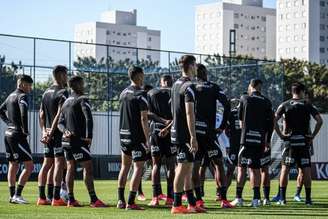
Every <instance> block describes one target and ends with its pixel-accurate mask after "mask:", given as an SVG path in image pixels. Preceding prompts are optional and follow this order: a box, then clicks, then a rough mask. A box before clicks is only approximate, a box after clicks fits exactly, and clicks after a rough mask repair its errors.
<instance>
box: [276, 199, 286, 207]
mask: <svg viewBox="0 0 328 219" xmlns="http://www.w3.org/2000/svg"><path fill="white" fill-rule="evenodd" d="M277 205H281V206H285V205H286V201H285V200H279V201H278V202H277Z"/></svg>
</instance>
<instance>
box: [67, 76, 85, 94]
mask: <svg viewBox="0 0 328 219" xmlns="http://www.w3.org/2000/svg"><path fill="white" fill-rule="evenodd" d="M81 83H83V78H82V77H81V76H73V77H71V79H69V81H68V85H69V87H70V88H72V90H73V91H76V90H77V88H78V86H79V85H80V84H81Z"/></svg>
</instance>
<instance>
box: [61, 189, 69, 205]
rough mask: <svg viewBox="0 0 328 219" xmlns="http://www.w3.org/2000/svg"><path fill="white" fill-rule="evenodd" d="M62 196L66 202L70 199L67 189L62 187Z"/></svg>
mask: <svg viewBox="0 0 328 219" xmlns="http://www.w3.org/2000/svg"><path fill="white" fill-rule="evenodd" d="M60 198H62V199H63V200H64V201H65V202H67V201H68V192H67V190H65V189H60Z"/></svg>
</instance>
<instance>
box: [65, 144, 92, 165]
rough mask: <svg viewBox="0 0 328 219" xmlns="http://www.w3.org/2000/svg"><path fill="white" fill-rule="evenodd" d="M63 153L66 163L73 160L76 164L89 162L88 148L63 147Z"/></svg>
mask: <svg viewBox="0 0 328 219" xmlns="http://www.w3.org/2000/svg"><path fill="white" fill-rule="evenodd" d="M64 151H65V158H66V160H67V161H72V160H75V161H77V162H83V161H89V160H91V153H90V149H89V147H88V146H82V147H81V146H80V147H74V146H72V147H65V149H64Z"/></svg>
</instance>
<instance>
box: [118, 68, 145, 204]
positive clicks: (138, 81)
mask: <svg viewBox="0 0 328 219" xmlns="http://www.w3.org/2000/svg"><path fill="white" fill-rule="evenodd" d="M128 75H129V79H130V81H131V85H130V86H129V87H127V88H126V89H124V90H123V91H122V93H121V95H120V141H121V152H122V153H121V158H122V164H121V170H120V173H119V176H118V203H117V208H119V209H126V210H144V209H143V208H141V207H140V206H138V205H137V204H135V197H136V193H137V190H138V187H139V184H140V181H141V176H142V172H143V166H144V163H145V161H146V160H147V154H148V152H149V151H150V148H149V127H148V101H147V99H146V98H147V96H146V93H145V92H144V90H142V85H143V81H144V72H143V69H142V68H140V67H138V66H131V67H130V68H129V70H128ZM132 162H133V175H132V178H131V182H130V193H129V198H128V203H127V204H126V202H125V198H124V189H125V184H126V180H127V175H128V173H129V170H130V167H131V164H132Z"/></svg>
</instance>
